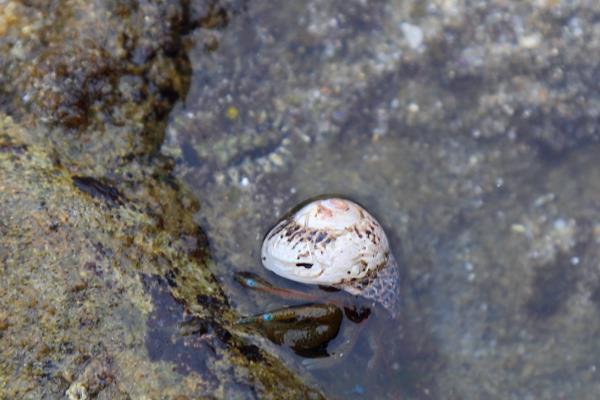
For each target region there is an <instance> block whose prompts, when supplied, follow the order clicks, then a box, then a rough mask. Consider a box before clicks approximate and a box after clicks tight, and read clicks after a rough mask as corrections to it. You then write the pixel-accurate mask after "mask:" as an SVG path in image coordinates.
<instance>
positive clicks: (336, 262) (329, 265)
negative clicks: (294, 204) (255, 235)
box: [261, 198, 399, 316]
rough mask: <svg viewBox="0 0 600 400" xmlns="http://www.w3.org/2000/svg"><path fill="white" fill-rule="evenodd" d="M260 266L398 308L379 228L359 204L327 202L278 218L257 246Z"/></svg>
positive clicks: (395, 277) (395, 279) (392, 264)
mask: <svg viewBox="0 0 600 400" xmlns="http://www.w3.org/2000/svg"><path fill="white" fill-rule="evenodd" d="M261 253H262V255H261V256H262V262H263V265H264V267H265V268H267V269H268V270H271V271H273V272H274V273H276V274H277V275H279V276H282V277H284V278H287V279H290V280H293V281H296V282H301V283H307V284H315V285H327V286H333V287H337V288H340V289H343V290H345V291H347V292H349V293H351V294H354V295H360V296H363V297H366V298H368V299H372V300H375V301H377V302H379V303H381V304H382V305H383V306H384V307H385V308H386V309H388V311H390V313H391V314H392V315H393V316H396V315H397V313H398V308H399V294H398V289H399V270H398V265H397V263H396V260H395V258H394V256H393V255H392V253H391V252H390V248H389V242H388V239H387V236H386V235H385V232H384V231H383V228H382V227H381V225H380V224H379V223H378V222H377V220H375V218H373V216H372V215H371V214H369V213H368V212H367V211H366V210H365V209H364V208H362V207H361V206H360V205H358V204H356V203H354V202H352V201H350V200H346V199H341V198H327V199H321V200H316V201H313V202H310V203H308V204H307V205H305V206H304V207H302V208H301V209H300V210H298V211H297V212H295V213H294V214H292V215H291V216H289V217H287V218H284V219H283V220H281V221H280V222H279V223H277V225H275V227H273V228H272V229H271V231H270V232H269V233H268V234H267V236H266V237H265V240H264V242H263V245H262V251H261Z"/></svg>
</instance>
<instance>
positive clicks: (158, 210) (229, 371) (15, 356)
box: [0, 1, 322, 400]
mask: <svg viewBox="0 0 600 400" xmlns="http://www.w3.org/2000/svg"><path fill="white" fill-rule="evenodd" d="M214 14H215V15H216V16H213V7H212V6H211V5H210V2H207V3H206V4H200V3H198V4H195V5H194V8H193V10H192V9H191V8H190V4H189V3H187V2H178V1H172V2H169V1H166V2H152V3H150V2H137V1H135V2H112V1H94V2H83V1H51V2H29V3H22V2H16V1H8V2H6V1H1V2H0V98H1V99H2V100H0V221H1V222H0V237H1V238H2V240H1V243H0V273H1V274H2V279H1V280H0V282H1V283H0V308H1V309H2V312H1V313H0V343H1V346H0V348H1V350H0V397H1V398H28V399H38V398H69V399H79V400H81V399H89V398H99V399H129V398H168V399H192V398H232V397H233V398H256V397H260V398H263V397H264V398H279V397H281V396H285V397H289V398H295V397H296V398H297V397H302V398H304V397H306V398H321V397H322V395H321V394H320V393H319V391H317V390H315V389H311V388H310V387H309V383H308V382H309V378H307V379H302V377H301V376H298V375H297V374H293V373H291V372H290V370H289V368H288V366H286V365H284V364H282V363H281V362H280V361H279V360H277V359H276V358H274V357H272V356H271V355H270V354H268V353H267V352H265V351H264V350H262V349H260V348H258V347H256V345H254V344H251V343H249V342H247V341H246V340H245V339H243V338H242V336H241V335H243V333H242V332H237V331H236V328H235V327H234V322H235V320H236V319H237V316H236V314H235V313H234V312H233V311H232V310H231V309H230V307H229V305H228V301H227V299H226V298H225V297H224V295H223V292H222V290H221V289H220V286H219V283H218V282H217V281H216V280H215V278H214V277H213V274H212V272H211V267H210V266H211V261H210V255H209V254H208V252H207V244H206V237H205V236H204V235H203V233H202V230H201V229H200V228H199V226H198V225H197V224H196V223H194V222H193V215H194V213H195V212H197V210H198V207H199V205H198V201H197V200H196V199H194V198H193V197H192V196H190V194H189V192H187V191H186V190H185V188H183V187H182V186H181V185H180V184H179V183H178V182H177V180H176V179H175V178H174V177H173V176H172V174H171V170H172V161H171V160H169V159H168V158H166V157H164V156H161V155H160V154H158V152H157V150H158V147H159V145H160V143H161V142H162V138H163V135H164V127H165V125H166V118H167V115H168V112H169V111H170V109H171V107H172V106H173V104H174V103H175V101H177V100H178V99H179V98H180V97H181V96H183V95H185V93H186V90H187V85H188V82H189V78H190V73H191V69H190V65H189V62H188V60H187V55H186V51H185V46H184V36H183V35H184V34H185V33H186V32H188V31H189V30H190V29H193V28H194V27H195V26H199V25H203V24H208V25H211V24H212V21H214V20H215V19H217V20H218V14H219V10H218V9H215V10H214ZM190 17H194V18H195V19H194V20H191V21H188V18H190Z"/></svg>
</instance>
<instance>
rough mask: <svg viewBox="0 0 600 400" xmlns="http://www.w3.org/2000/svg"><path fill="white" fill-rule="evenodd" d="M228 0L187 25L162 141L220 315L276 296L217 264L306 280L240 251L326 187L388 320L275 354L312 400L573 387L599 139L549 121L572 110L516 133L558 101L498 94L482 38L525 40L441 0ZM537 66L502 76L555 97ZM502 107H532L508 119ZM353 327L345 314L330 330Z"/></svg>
mask: <svg viewBox="0 0 600 400" xmlns="http://www.w3.org/2000/svg"><path fill="white" fill-rule="evenodd" d="M243 4H244V6H239V7H238V8H237V13H233V14H232V15H233V17H232V18H231V20H230V22H229V25H228V26H226V27H225V28H224V29H222V30H198V31H196V32H195V33H194V34H193V36H192V41H193V43H194V46H195V47H194V49H193V52H192V65H193V67H194V71H195V73H194V77H193V83H192V88H191V91H190V94H189V95H188V98H187V99H186V101H185V103H183V104H181V105H180V106H179V107H178V109H177V110H176V111H175V112H174V113H173V115H172V118H171V124H170V127H169V129H168V136H167V141H166V144H165V146H164V149H165V151H167V152H169V153H170V154H173V155H175V156H176V157H177V159H178V161H179V164H178V169H177V171H178V174H179V177H180V178H181V179H182V180H183V181H184V182H185V183H186V184H187V185H188V186H189V187H190V188H191V189H192V190H193V191H194V193H195V194H196V195H197V197H198V198H199V200H200V201H201V204H202V209H201V211H200V212H199V213H198V215H197V216H196V219H197V222H198V224H199V225H200V226H201V227H202V228H203V229H204V231H205V232H206V234H207V236H208V240H209V242H210V248H211V252H212V255H213V258H214V260H215V273H216V275H217V276H218V277H219V278H220V279H221V280H222V282H223V285H224V286H225V288H226V290H227V292H228V295H229V297H230V300H231V302H232V304H233V305H234V306H235V308H236V309H237V310H238V311H239V313H240V314H242V315H248V314H254V313H257V312H260V311H264V310H267V309H273V308H276V307H279V306H284V305H287V304H292V303H291V302H286V301H281V300H277V299H273V298H272V297H269V296H267V295H265V294H256V293H251V292H249V291H248V290H246V289H244V288H241V287H240V286H238V285H237V284H236V283H235V282H234V280H233V274H234V273H235V272H237V271H252V272H254V273H257V274H259V275H261V276H263V277H265V278H267V279H268V280H270V281H271V282H273V283H276V284H278V285H282V286H287V287H293V288H296V289H303V290H309V291H312V292H315V293H319V291H318V289H315V288H306V287H303V286H301V285H294V284H291V283H289V282H285V281H284V280H282V279H280V278H277V277H275V276H274V275H273V274H271V273H269V272H268V271H266V270H264V269H263V268H262V266H261V265H260V258H259V251H260V245H261V242H262V238H263V236H264V235H265V234H266V232H267V231H268V229H269V228H270V227H271V226H272V225H274V224H275V223H276V222H277V220H278V219H279V217H280V216H281V215H282V214H284V213H285V212H286V211H287V210H288V209H289V208H291V207H293V206H294V205H296V204H297V203H299V202H300V201H303V200H305V199H306V198H309V197H312V196H317V195H322V194H339V195H343V196H346V197H349V198H351V199H354V200H356V201H358V202H359V203H361V204H363V205H364V206H365V207H366V208H367V209H368V210H369V211H371V212H372V213H373V214H374V215H375V216H376V217H377V218H378V220H379V221H380V222H381V223H382V225H383V226H384V228H385V229H386V231H387V232H388V235H389V236H390V239H391V244H392V248H393V251H394V253H395V255H396V257H397V258H398V259H399V261H400V264H401V267H402V276H403V289H402V292H401V293H400V294H399V295H400V296H401V298H402V302H403V304H404V310H403V313H402V315H401V317H400V318H399V319H398V320H390V319H386V318H385V312H384V311H383V310H378V309H375V310H374V313H373V315H372V316H371V317H370V318H369V319H368V320H367V321H365V322H364V323H363V324H362V325H363V326H364V328H363V329H362V330H361V332H360V334H359V336H358V338H357V339H356V344H355V346H354V348H353V350H352V352H351V353H350V354H348V355H347V356H346V357H345V358H344V359H343V360H342V361H341V362H339V363H338V364H336V365H333V366H330V367H327V368H322V369H315V368H307V367H306V366H305V365H304V364H303V362H304V361H305V360H304V359H302V357H300V356H297V355H294V354H292V353H291V352H290V351H286V350H285V349H282V350H281V351H278V356H279V357H281V358H283V359H285V360H286V361H287V362H288V363H289V364H290V365H292V366H293V367H294V368H298V370H299V371H307V372H308V374H309V375H310V376H312V377H313V378H314V382H316V384H317V385H318V386H320V387H322V388H323V390H324V391H325V393H326V394H327V395H328V396H329V397H331V398H390V399H396V398H411V399H412V398H414V399H421V398H444V399H452V398H456V399H478V398H561V396H567V394H570V395H572V394H573V393H575V397H577V398H592V395H593V393H594V391H595V390H596V389H598V387H597V386H598V385H597V382H598V380H597V372H596V361H595V360H594V357H593V354H597V351H598V350H600V348H599V346H598V344H597V343H596V341H595V340H594V338H595V337H596V335H595V333H596V332H598V331H600V314H599V313H598V310H600V307H599V306H598V304H600V302H599V301H598V298H599V297H600V296H598V295H597V293H598V292H599V289H598V288H600V281H599V279H600V276H598V273H597V271H596V269H597V268H596V266H597V261H598V260H599V259H600V253H599V252H598V250H597V241H598V240H600V215H599V214H598V202H597V200H596V199H597V198H600V197H598V194H600V162H599V161H598V159H597V157H596V156H595V155H596V154H597V152H598V151H599V150H600V148H599V147H598V146H596V145H593V144H592V143H593V142H594V137H593V136H586V135H585V134H582V135H579V136H580V138H579V139H577V138H576V137H575V136H572V135H569V136H568V137H566V136H563V135H562V134H561V132H562V131H561V130H560V129H559V128H556V126H566V125H569V126H570V129H571V130H575V131H577V129H578V125H577V124H578V123H580V124H585V121H582V119H581V118H580V117H573V119H569V118H571V117H570V116H569V115H563V119H562V120H561V119H560V118H558V117H555V116H553V117H552V118H550V119H551V122H550V125H549V126H547V129H546V130H545V131H544V132H546V133H548V134H547V135H546V136H538V135H536V132H537V131H536V129H538V126H539V125H540V123H541V121H543V120H545V119H544V118H543V117H544V115H545V114H544V113H550V114H552V111H548V107H551V106H552V107H558V108H560V106H561V103H560V102H561V101H563V100H561V97H560V96H556V98H555V99H553V100H551V101H548V103H544V104H541V103H540V100H539V99H537V98H535V95H534V94H532V93H531V91H529V90H528V89H527V88H525V89H523V90H521V91H520V92H518V91H513V92H511V95H512V96H513V97H510V96H509V95H508V94H507V93H506V92H505V90H506V86H510V85H513V84H514V80H513V78H514V75H515V74H514V71H513V70H511V66H510V65H509V64H504V63H503V62H502V59H500V60H499V59H498V57H500V58H502V57H506V58H507V59H509V58H511V57H512V62H513V63H514V64H515V65H516V66H517V67H518V66H521V64H519V63H520V62H522V63H524V64H523V65H528V64H527V59H526V57H525V56H523V59H520V58H519V57H521V54H522V49H519V48H518V46H517V45H513V46H512V47H510V46H509V47H506V48H504V47H503V49H504V51H506V54H504V53H502V55H500V56H499V55H498V54H496V53H494V49H496V50H497V49H498V48H499V47H501V46H503V45H504V42H503V40H504V36H503V33H506V34H508V33H511V34H514V35H518V34H523V35H525V34H524V33H519V32H517V33H515V32H513V31H512V30H511V29H512V28H511V27H510V26H503V25H494V23H493V22H490V21H487V20H486V21H484V22H486V23H489V24H490V25H491V28H489V29H490V31H493V32H494V35H492V34H491V33H490V32H489V31H485V32H484V33H487V34H489V36H486V37H485V38H484V39H483V40H482V39H481V38H475V37H471V36H470V32H471V30H472V29H473V26H472V24H475V23H476V22H469V20H470V18H474V17H473V15H470V14H469V13H470V12H471V11H469V9H467V8H461V7H459V6H456V9H449V8H444V6H436V7H438V8H435V10H437V11H436V12H432V11H431V10H428V11H427V10H425V9H421V8H420V7H419V6H417V4H416V3H414V4H413V3H411V2H399V3H398V4H394V3H389V4H387V5H382V4H379V3H369V2H317V1H315V2H312V1H311V2H307V3H306V5H302V6H300V5H299V3H298V2H289V3H286V4H285V5H279V6H278V7H273V6H271V4H270V2H267V1H264V2H261V1H258V2H253V3H248V4H246V3H243ZM434 5H436V3H435V2H431V4H430V6H431V7H433V6H434ZM431 7H430V8H431ZM447 7H450V6H447ZM487 7H488V11H489V13H490V15H492V14H494V13H495V12H497V13H499V15H510V16H513V17H514V18H517V19H518V18H519V17H518V13H517V11H518V10H509V11H506V10H503V11H502V12H500V11H498V10H496V8H495V6H494V5H488V6H487ZM502 13H505V14H502ZM477 16H478V17H481V15H479V14H477ZM531 18H536V17H535V16H531ZM538 22H539V23H546V22H543V21H541V20H538ZM547 23H548V24H549V29H550V28H551V29H552V31H554V30H555V29H558V28H557V27H555V26H554V25H552V24H553V23H555V22H553V21H549V22H547ZM486 26H487V25H486ZM452 29H453V30H454V31H452V32H453V33H452V32H451V33H452V34H454V35H456V36H457V37H460V38H461V40H457V41H453V40H452V39H451V38H449V36H448V35H450V34H451V33H448V32H449V31H450V30H452ZM503 29H504V30H506V32H504V31H503ZM420 35H425V37H422V36H420ZM531 40H533V39H531ZM215 41H216V42H217V43H218V46H216V48H215V46H210V47H207V43H215ZM518 42H519V40H518V38H516V39H515V43H518ZM527 43H529V42H527ZM538 46H539V49H538V51H539V52H540V54H541V55H540V57H542V59H543V57H544V55H545V54H546V52H545V50H546V48H545V47H544V45H543V44H538ZM490 49H491V50H490ZM488 51H489V52H492V53H493V54H494V56H490V57H489V59H486V58H485V57H484V58H482V59H480V58H478V56H477V54H485V53H486V52H488ZM534 51H535V49H534ZM457 66H458V68H457ZM513 67H515V66H514V65H513ZM545 67H546V65H545V64H544V61H541V62H540V64H539V65H528V68H530V70H529V71H524V72H522V74H523V77H522V80H523V81H535V80H536V79H538V76H539V77H541V80H540V81H536V82H535V84H531V85H532V86H536V87H539V88H542V89H544V90H546V91H547V92H552V91H554V92H552V93H559V91H560V89H557V88H556V87H553V86H549V87H548V88H544V85H546V83H547V81H546V80H545V79H544V77H543V76H542V75H541V74H540V73H539V71H541V70H543V69H544V68H545ZM515 68H516V67H515ZM563 68H565V69H567V70H570V69H573V70H576V69H577V68H578V67H577V65H569V64H565V65H563ZM452 74H454V75H452ZM542 89H540V90H542ZM552 101H555V102H556V104H554V103H551V102H552ZM518 107H529V112H530V114H532V115H536V116H537V117H536V118H530V119H528V118H526V117H522V118H521V117H520V119H519V118H516V117H515V114H514V110H515V109H516V108H518ZM536 107H537V108H536ZM544 107H546V108H544ZM499 110H500V111H499ZM502 110H503V111H502ZM510 110H512V113H511V112H509V111H510ZM581 129H582V132H583V131H585V130H584V129H583V127H581ZM557 132H558V133H557ZM577 132H578V131H577ZM565 135H566V133H565ZM342 296H343V295H342ZM353 328H355V326H353V325H352V323H350V322H348V321H347V320H346V321H345V322H344V326H343V327H342V333H341V336H340V337H341V338H342V337H344V335H350V334H351V332H352V331H353ZM332 345H335V343H332ZM557 377H560V378H559V379H557ZM571 398H573V397H571Z"/></svg>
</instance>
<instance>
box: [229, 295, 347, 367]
mask: <svg viewBox="0 0 600 400" xmlns="http://www.w3.org/2000/svg"><path fill="white" fill-rule="evenodd" d="M342 318H343V315H342V311H341V310H340V309H339V308H338V307H337V306H335V305H332V304H302V305H299V306H292V307H286V308H282V309H278V310H274V311H270V312H267V313H262V314H257V315H254V316H250V317H246V318H242V319H240V320H239V321H238V324H240V325H252V326H253V327H255V328H256V329H258V330H259V331H260V332H261V333H262V334H263V335H264V336H265V337H267V338H268V339H269V340H270V341H272V342H273V343H276V344H279V345H285V346H287V347H289V348H291V349H292V350H293V351H294V352H295V353H296V354H298V355H301V356H304V357H325V356H328V353H327V344H328V343H329V341H331V340H332V339H333V338H335V337H336V336H337V334H338V332H339V330H340V325H341V323H342Z"/></svg>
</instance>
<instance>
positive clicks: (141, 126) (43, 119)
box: [0, 0, 190, 175]
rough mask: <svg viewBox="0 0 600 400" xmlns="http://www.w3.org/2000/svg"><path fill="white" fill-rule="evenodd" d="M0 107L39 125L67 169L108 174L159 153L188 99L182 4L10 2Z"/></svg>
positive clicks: (2, 25)
mask: <svg viewBox="0 0 600 400" xmlns="http://www.w3.org/2000/svg"><path fill="white" fill-rule="evenodd" d="M1 8H2V10H0V29H1V30H2V31H3V34H2V35H0V52H2V54H5V55H7V56H6V57H2V58H0V71H1V72H2V73H0V76H1V77H0V87H1V88H2V89H0V90H1V94H2V99H3V100H2V102H1V103H0V110H3V111H4V112H5V113H7V114H8V115H11V116H12V117H13V118H14V119H15V121H17V122H20V123H22V124H27V125H28V126H36V127H37V129H36V130H30V131H29V133H30V134H32V135H33V136H36V138H37V139H38V140H43V141H47V142H49V143H53V144H54V145H55V150H56V151H57V152H58V153H59V154H60V155H61V162H63V163H65V164H68V165H70V166H71V168H72V169H73V170H77V171H80V172H83V171H85V172H86V173H87V174H92V175H105V171H106V170H111V169H112V168H113V167H115V166H117V165H120V164H122V163H124V162H125V161H126V159H127V157H132V156H133V155H140V154H146V153H148V152H152V151H154V150H156V148H157V147H158V145H159V144H160V143H161V141H162V138H163V134H164V126H165V122H164V121H165V117H166V115H167V113H168V112H169V111H170V109H171V107H172V106H173V104H174V102H175V101H176V100H177V99H179V98H180V97H182V96H183V95H185V93H186V91H187V86H188V83H189V76H190V66H189V62H188V59H187V55H186V52H185V46H184V45H183V42H184V40H183V37H182V34H183V33H184V32H186V31H187V30H188V29H189V24H188V22H187V2H180V1H161V2H145V1H142V2H124V3H123V2H113V1H95V2H86V1H76V2H66V1H60V0H56V1H49V2H38V3H31V4H25V3H21V2H16V1H8V2H7V3H6V4H5V5H3V6H2V7H1Z"/></svg>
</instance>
